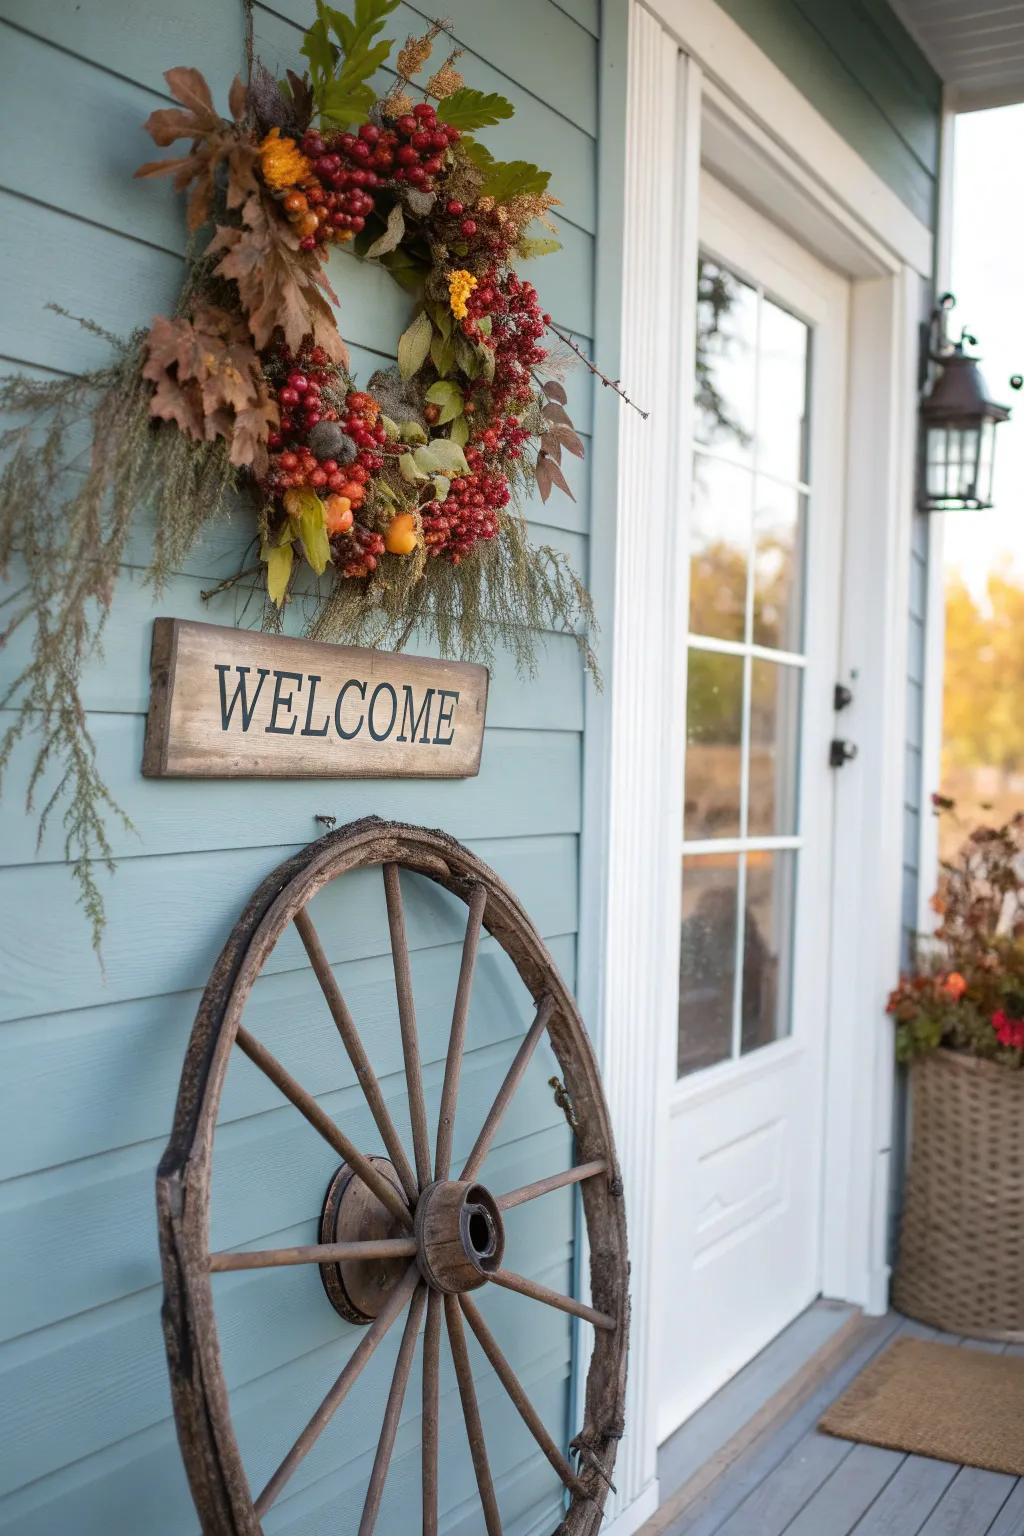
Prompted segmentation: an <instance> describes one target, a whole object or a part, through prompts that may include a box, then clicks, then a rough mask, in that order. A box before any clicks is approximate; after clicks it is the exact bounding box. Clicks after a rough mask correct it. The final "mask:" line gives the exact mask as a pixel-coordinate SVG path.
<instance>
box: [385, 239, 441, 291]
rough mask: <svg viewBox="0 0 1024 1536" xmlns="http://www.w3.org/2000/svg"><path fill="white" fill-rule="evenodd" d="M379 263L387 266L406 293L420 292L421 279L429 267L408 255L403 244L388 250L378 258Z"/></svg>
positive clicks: (421, 288)
mask: <svg viewBox="0 0 1024 1536" xmlns="http://www.w3.org/2000/svg"><path fill="white" fill-rule="evenodd" d="M380 264H381V266H382V267H387V269H388V271H389V272H390V273H391V276H392V277H393V278H394V280H395V282H396V283H398V284H399V286H400V287H402V288H404V289H406V291H407V292H408V293H413V294H417V295H418V294H420V293H422V290H423V280H424V278H425V277H426V275H427V273H428V272H429V271H430V268H429V266H427V264H426V263H425V262H422V261H417V260H416V258H415V256H410V255H409V252H408V251H407V250H406V248H405V246H404V245H400V246H399V247H398V249H397V250H396V251H388V252H387V253H386V255H384V256H382V257H381V258H380Z"/></svg>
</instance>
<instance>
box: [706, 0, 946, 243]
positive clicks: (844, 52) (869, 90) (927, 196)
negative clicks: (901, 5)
mask: <svg viewBox="0 0 1024 1536" xmlns="http://www.w3.org/2000/svg"><path fill="white" fill-rule="evenodd" d="M719 3H720V4H721V5H722V8H723V9H724V10H726V11H728V13H729V15H730V16H732V17H733V19H734V20H735V21H737V22H738V23H739V25H740V26H741V27H743V29H744V31H746V32H748V33H749V34H750V36H751V37H752V38H753V39H754V41H755V42H756V43H757V45H758V46H759V47H760V48H762V49H763V50H764V52H765V53H767V55H768V56H769V58H770V59H772V60H773V62H774V63H775V64H777V65H778V66H779V68H780V69H781V70H782V71H783V72H784V73H785V74H786V75H787V76H788V77H789V79H791V80H792V81H793V83H794V84H795V85H797V86H798V87H799V88H800V90H801V91H802V92H803V93H804V95H805V96H806V97H807V98H808V100H809V101H810V102H812V103H813V105H814V106H815V107H817V109H818V111H819V112H820V113H821V114H822V116H823V117H825V118H826V119H827V120H828V121H829V122H830V123H831V124H832V126H833V127H834V128H835V129H836V130H837V131H838V132H839V133H841V134H842V136H843V138H844V139H846V141H847V142H848V143H849V144H851V145H852V146H853V148H854V149H855V150H857V152H858V153H859V154H861V155H862V156H863V157H864V159H865V160H866V161H867V162H868V164H869V165H870V166H872V168H873V169H874V170H875V171H877V172H878V174H879V176H881V177H882V179H883V180H884V181H886V182H887V183H888V184H889V186H891V187H892V189H893V191H895V192H896V193H897V194H898V195H899V196H900V197H901V198H902V200H903V201H904V202H905V203H906V204H907V206H908V207H909V208H910V209H911V210H912V211H913V212H914V213H915V214H916V215H917V217H918V218H919V219H921V220H922V222H923V223H925V224H927V225H928V226H929V228H933V227H934V223H935V199H936V186H937V179H936V178H937V172H938V159H939V109H940V102H941V82H940V80H939V77H938V76H937V75H936V73H935V71H934V70H933V69H932V67H931V65H930V64H929V63H928V61H927V60H926V59H925V57H924V55H923V54H922V52H921V50H920V49H919V48H918V46H917V44H916V43H915V42H914V40H913V38H911V36H910V34H909V33H908V32H907V31H906V29H905V28H904V27H903V26H902V24H901V23H900V21H899V20H898V18H897V17H896V15H895V13H894V12H893V11H892V9H891V7H890V6H889V4H888V3H887V0H719Z"/></svg>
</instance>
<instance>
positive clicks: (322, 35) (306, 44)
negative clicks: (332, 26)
mask: <svg viewBox="0 0 1024 1536" xmlns="http://www.w3.org/2000/svg"><path fill="white" fill-rule="evenodd" d="M299 52H300V53H303V54H305V56H306V58H307V59H308V60H309V66H310V71H311V73H312V76H313V86H314V89H317V88H318V86H319V85H321V84H322V83H323V81H324V80H325V79H326V78H327V76H329V75H333V73H334V60H335V57H336V55H337V49H336V48H335V47H334V45H333V43H332V42H331V40H330V38H329V37H328V35H327V23H326V21H325V20H324V18H323V16H318V17H317V19H316V21H314V23H313V25H312V26H311V27H310V29H309V31H308V32H307V33H306V35H305V37H304V38H303V41H302V47H301V48H300V50H299Z"/></svg>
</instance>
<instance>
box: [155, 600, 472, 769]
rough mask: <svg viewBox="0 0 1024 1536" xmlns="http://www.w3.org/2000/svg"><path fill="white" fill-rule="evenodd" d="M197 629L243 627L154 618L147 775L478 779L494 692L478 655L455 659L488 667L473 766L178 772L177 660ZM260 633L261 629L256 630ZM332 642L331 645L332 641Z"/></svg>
mask: <svg viewBox="0 0 1024 1536" xmlns="http://www.w3.org/2000/svg"><path fill="white" fill-rule="evenodd" d="M186 626H189V627H192V628H197V629H208V630H219V631H220V632H221V633H222V634H225V635H231V636H236V635H238V634H239V633H244V631H240V630H238V629H235V628H233V627H232V626H231V625H228V624H208V623H206V622H205V620H203V619H172V618H166V617H158V618H155V619H154V620H153V637H152V641H151V644H150V653H149V709H148V711H147V714H146V731H145V737H144V740H143V746H142V775H143V777H144V778H147V779H219V780H231V779H248V780H253V781H257V782H258V781H259V780H261V779H263V780H270V779H293V780H295V781H299V780H301V779H311V780H312V779H326V780H331V779H339V780H358V779H422V780H424V781H425V782H426V781H427V780H430V779H442V780H444V779H447V780H454V779H475V778H478V777H479V774H480V763H481V760H482V757H483V750H484V732H485V729H486V725H487V702H488V698H489V695H490V687H491V673H490V668H489V667H486V666H484V665H483V663H482V662H478V661H458V662H457V661H452V662H451V664H452V665H453V666H460V667H472V668H474V669H475V670H477V671H479V672H482V673H483V679H482V685H481V695H480V702H481V710H482V714H483V725H482V726H481V728H480V740H479V742H478V744H477V750H476V756H475V757H474V759H473V762H472V766H471V767H470V768H468V770H467V771H466V772H465V773H416V772H413V771H408V772H403V771H402V770H401V769H397V770H396V769H388V770H386V771H383V772H373V771H372V770H369V769H366V768H362V769H359V770H358V771H357V772H355V773H311V772H308V771H307V772H303V773H295V772H293V771H291V770H288V769H284V770H283V771H282V772H280V773H274V772H270V771H268V770H267V769H260V770H258V771H256V772H253V773H246V772H244V771H241V770H235V771H234V772H232V773H223V772H216V771H214V772H211V773H200V772H197V771H192V772H189V773H175V772H174V771H173V770H170V769H168V766H167V761H168V746H169V739H170V719H171V699H172V698H173V696H174V675H175V671H176V668H177V661H178V636H179V633H180V631H181V630H182V629H183V628H184V627H186ZM256 633H261V631H256ZM273 638H275V639H280V640H288V641H290V640H293V639H301V638H302V637H301V636H294V635H278V636H274V637H273ZM306 643H307V644H309V645H323V644H325V642H324V641H315V640H310V641H307V642H306ZM329 648H331V647H329ZM337 649H340V650H350V651H369V650H370V649H371V648H370V647H369V646H359V645H352V646H339V647H337ZM387 654H389V655H392V654H393V655H395V656H403V655H405V653H404V652H401V651H395V652H388V653H387ZM406 660H408V661H415V662H422V663H423V664H424V665H426V666H429V664H430V662H431V661H437V660H451V658H439V657H433V656H407V657H406Z"/></svg>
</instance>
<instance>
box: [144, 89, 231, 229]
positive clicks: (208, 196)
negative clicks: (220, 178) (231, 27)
mask: <svg viewBox="0 0 1024 1536" xmlns="http://www.w3.org/2000/svg"><path fill="white" fill-rule="evenodd" d="M164 79H165V80H166V81H167V85H168V88H169V90H170V92H171V95H172V96H174V97H175V99H176V100H178V101H180V102H181V103H182V106H181V108H179V107H160V108H158V109H157V111H155V112H151V113H150V115H149V117H148V118H147V119H146V123H145V128H146V132H147V133H148V134H149V136H150V138H151V139H152V140H153V142H154V143H155V144H157V145H159V147H160V148H161V149H166V148H167V146H168V145H169V144H173V143H175V141H176V140H178V139H191V140H192V148H191V150H190V152H189V153H188V154H187V155H176V156H174V158H173V159H170V160H148V161H147V162H146V164H145V165H140V166H139V168H138V170H137V171H136V172H135V174H136V176H143V177H145V176H173V178H174V189H175V191H176V192H184V191H185V189H186V188H187V187H189V186H191V187H192V190H191V192H190V193H189V199H188V205H187V207H188V227H189V229H198V228H199V227H200V226H201V225H202V224H205V223H206V221H207V219H208V218H209V217H210V213H211V211H212V208H213V197H214V190H215V186H216V177H217V171H218V167H219V166H220V165H221V163H222V162H224V163H225V164H226V166H227V204H228V207H229V208H240V207H241V205H242V203H244V201H245V199H246V198H247V197H249V196H251V195H252V194H253V193H254V192H255V191H256V190H257V187H258V183H257V181H256V163H257V160H258V158H259V150H258V148H257V146H256V145H255V144H254V143H253V142H252V141H251V139H249V138H248V137H246V136H245V134H244V133H243V131H242V129H241V126H240V125H241V121H242V118H243V117H244V116H245V112H246V107H247V95H246V90H245V86H244V85H243V84H242V82H241V80H240V79H239V78H238V77H237V76H236V77H235V80H234V82H233V83H232V86H231V90H230V92H229V95H228V102H229V105H230V108H231V113H232V116H233V117H234V119H235V121H234V123H228V122H225V121H224V119H223V118H222V117H219V116H218V114H217V112H216V110H215V108H214V105H213V98H212V96H211V95H210V87H209V86H208V85H207V83H206V81H205V80H204V79H203V77H202V75H201V74H200V73H199V71H198V70H197V69H184V68H180V69H169V70H167V72H166V74H165V75H164Z"/></svg>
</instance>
